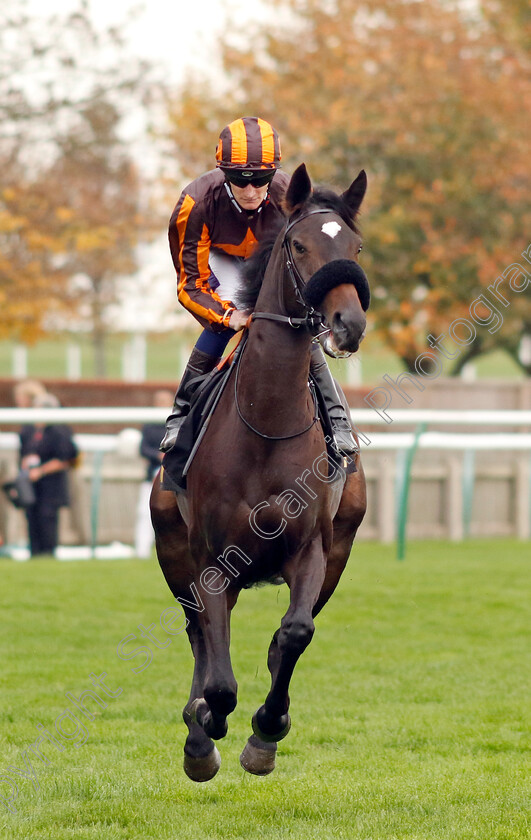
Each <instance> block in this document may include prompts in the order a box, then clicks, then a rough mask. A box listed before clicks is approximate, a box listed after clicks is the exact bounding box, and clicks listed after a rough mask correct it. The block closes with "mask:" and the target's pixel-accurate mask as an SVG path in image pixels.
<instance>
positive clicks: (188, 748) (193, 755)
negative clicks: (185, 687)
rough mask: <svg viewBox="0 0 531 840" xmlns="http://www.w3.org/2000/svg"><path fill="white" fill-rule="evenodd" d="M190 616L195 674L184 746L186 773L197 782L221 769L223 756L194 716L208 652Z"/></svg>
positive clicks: (186, 712)
mask: <svg viewBox="0 0 531 840" xmlns="http://www.w3.org/2000/svg"><path fill="white" fill-rule="evenodd" d="M188 618H189V624H188V626H187V628H186V630H187V633H188V637H189V639H190V645H191V648H192V651H193V654H194V675H193V679H192V688H191V690H190V697H189V698H188V702H187V704H186V706H185V707H184V709H183V720H184V722H185V723H186V725H187V727H188V737H187V739H186V743H185V745H184V772H185V773H186V775H187V776H188V778H189V779H192V780H193V781H194V782H207V781H209V780H210V779H212V778H213V777H214V776H215V775H216V773H217V772H218V770H219V768H220V766H221V757H220V754H219V752H218V750H217V748H216V745H215V744H214V742H213V741H212V739H211V738H209V737H208V735H207V734H206V732H205V730H204V729H203V727H202V726H200V725H199V723H198V722H197V720H196V719H195V714H194V710H195V704H196V702H197V701H198V700H199V699H200V698H202V696H203V685H204V681H205V670H206V652H205V644H204V640H203V634H202V631H201V628H200V627H199V623H198V621H197V618H196V617H195V616H193V615H192V614H189V615H188Z"/></svg>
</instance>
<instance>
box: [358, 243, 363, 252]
mask: <svg viewBox="0 0 531 840" xmlns="http://www.w3.org/2000/svg"><path fill="white" fill-rule="evenodd" d="M362 248H363V243H361V242H360V245H359V248H358V254H359V252H360V251H361V249H362Z"/></svg>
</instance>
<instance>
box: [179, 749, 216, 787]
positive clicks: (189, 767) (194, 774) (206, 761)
mask: <svg viewBox="0 0 531 840" xmlns="http://www.w3.org/2000/svg"><path fill="white" fill-rule="evenodd" d="M183 767H184V772H185V773H186V775H187V776H188V778H189V779H191V780H192V781H193V782H209V781H210V779H213V778H214V776H215V775H216V773H217V772H218V770H219V768H220V767H221V756H220V754H219V750H218V748H217V747H214V748H213V750H212V752H209V754H208V755H206V756H204V758H193V757H192V756H191V755H188V754H187V753H185V754H184V763H183Z"/></svg>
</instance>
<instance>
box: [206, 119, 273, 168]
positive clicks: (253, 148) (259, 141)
mask: <svg viewBox="0 0 531 840" xmlns="http://www.w3.org/2000/svg"><path fill="white" fill-rule="evenodd" d="M280 158H281V155H280V140H279V138H278V134H277V132H276V131H275V129H274V128H273V126H272V125H271V123H268V122H266V121H265V120H261V119H260V118H259V117H241V118H240V119H238V120H234V122H231V123H229V125H226V126H225V128H224V129H223V131H222V132H221V134H220V135H219V142H218V146H217V149H216V161H217V163H216V166H217V167H219V168H220V169H227V170H234V169H239V170H246V171H248V172H257V171H259V170H262V169H278V167H279V166H280Z"/></svg>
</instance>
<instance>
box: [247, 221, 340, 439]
mask: <svg viewBox="0 0 531 840" xmlns="http://www.w3.org/2000/svg"><path fill="white" fill-rule="evenodd" d="M316 213H330V210H329V209H326V208H324V207H323V208H318V209H315V210H310V211H309V212H308V213H304V215H302V216H297V217H296V218H294V219H291V220H290V221H288V224H287V225H286V230H285V231H284V239H283V240H282V247H283V249H284V251H285V253H286V263H285V268H287V270H288V275H289V278H290V280H291V283H292V285H293V290H294V292H295V297H296V298H297V301H298V302H299V303H300V304H301V305H302V307H303V308H304V310H305V311H306V314H305V315H304V317H302V318H294V317H292V316H291V315H278V314H276V313H275V312H253V313H252V315H251V318H250V320H251V321H256V320H257V319H260V318H261V319H263V320H266V321H277V322H278V323H280V324H287V325H288V326H290V327H292V329H294V330H298V329H300V328H301V327H306V328H307V329H309V330H311V329H316V328H318V327H320V326H321V325H322V317H321V315H319V314H318V313H317V312H316V311H315V309H314V308H313V307H309V306H308V304H307V303H306V302H305V300H304V298H303V296H302V289H303V288H304V280H303V278H302V276H301V274H300V272H299V270H298V268H297V265H296V263H295V261H294V259H293V254H292V252H291V244H290V241H289V239H288V233H289V232H290V230H291V229H292V228H293V227H294V226H295V225H296V224H297V223H298V222H301V221H302V220H303V219H306V218H308V216H314V215H315V214H316ZM242 358H243V352H242V353H241V354H240V356H239V358H238V361H237V363H236V375H235V377H234V404H235V406H236V411H237V412H238V417H239V418H240V420H241V421H242V423H243V424H244V426H246V427H247V428H248V429H249V430H250V431H251V432H253V433H254V434H255V435H258V437H260V438H262V440H291V439H292V438H296V437H300V435H304V434H306V432H309V431H310V429H311V428H313V426H315V424H316V423H318V422H319V410H318V407H317V397H316V394H315V386H314V385H313V383H312V382H310V383H309V387H310V391H311V394H312V398H313V405H314V416H313V419H312V421H311V423H309V424H308V425H307V426H306V427H305V428H304V429H301V431H300V432H293V434H291V435H266V434H264V433H263V432H260V431H259V430H258V429H255V427H254V426H253V425H252V424H251V423H249V421H248V420H246V419H245V417H244V416H243V414H242V411H241V408H240V404H239V402H238V381H239V378H240V363H241V360H242Z"/></svg>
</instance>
